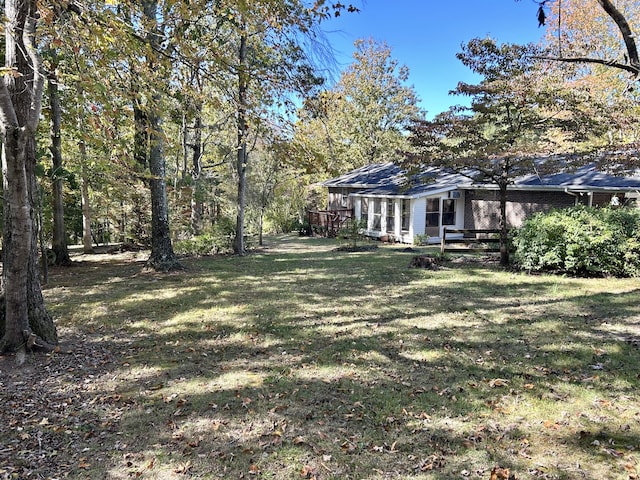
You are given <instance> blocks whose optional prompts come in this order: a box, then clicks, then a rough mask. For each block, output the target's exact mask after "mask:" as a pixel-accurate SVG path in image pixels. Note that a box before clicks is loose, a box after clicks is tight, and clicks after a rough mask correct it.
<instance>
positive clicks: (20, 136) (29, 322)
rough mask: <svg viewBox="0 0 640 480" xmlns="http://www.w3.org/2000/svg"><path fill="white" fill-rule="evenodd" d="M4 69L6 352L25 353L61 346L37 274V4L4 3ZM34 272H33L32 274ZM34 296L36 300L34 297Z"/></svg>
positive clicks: (40, 77) (0, 113)
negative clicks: (56, 345) (35, 189)
mask: <svg viewBox="0 0 640 480" xmlns="http://www.w3.org/2000/svg"><path fill="white" fill-rule="evenodd" d="M4 5H5V22H4V29H5V67H4V69H3V74H4V76H3V78H2V81H1V82H0V126H1V127H2V172H3V183H4V196H3V199H4V212H5V224H4V235H3V251H4V255H3V260H4V265H3V267H4V268H3V281H4V295H5V325H4V336H3V338H2V345H1V348H0V350H2V351H17V352H20V353H24V352H26V351H27V350H29V349H30V348H32V347H34V346H36V345H38V346H42V347H44V348H50V347H51V346H52V345H54V344H55V343H57V333H56V329H55V326H54V325H53V320H52V319H51V317H50V316H49V315H48V314H46V309H45V307H44V300H43V298H42V294H41V291H40V284H39V280H38V275H37V260H36V259H37V254H36V248H35V245H36V241H35V238H36V236H37V232H36V230H35V222H34V220H33V215H34V213H33V212H34V208H33V207H34V204H33V203H32V201H33V198H34V194H35V192H34V188H35V164H36V158H35V153H36V149H35V135H36V129H37V126H38V121H39V117H40V112H41V108H42V95H43V90H44V84H45V76H44V73H43V71H42V62H41V59H40V56H39V54H38V48H37V42H36V24H37V19H38V18H39V13H38V10H37V5H36V1H35V0H5V2H4ZM34 273H35V274H34ZM32 295H33V296H34V297H35V298H31V297H32Z"/></svg>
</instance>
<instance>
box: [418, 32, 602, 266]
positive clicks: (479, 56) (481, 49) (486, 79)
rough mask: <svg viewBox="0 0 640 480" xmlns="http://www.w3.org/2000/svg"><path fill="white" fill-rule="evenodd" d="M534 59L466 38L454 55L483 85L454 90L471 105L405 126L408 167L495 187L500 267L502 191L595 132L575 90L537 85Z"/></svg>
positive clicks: (526, 49)
mask: <svg viewBox="0 0 640 480" xmlns="http://www.w3.org/2000/svg"><path fill="white" fill-rule="evenodd" d="M535 53H536V48H535V47H534V46H531V45H528V46H522V45H511V44H506V45H497V44H496V43H495V42H494V41H493V40H492V39H488V38H486V39H474V40H471V41H470V42H469V43H468V44H467V45H466V46H464V47H463V50H462V52H461V53H459V54H458V55H457V57H458V58H459V59H460V60H461V61H462V62H463V63H464V65H466V66H467V67H469V68H471V70H473V71H474V72H475V73H477V74H479V75H481V76H482V80H481V82H480V83H479V84H477V85H470V84H466V83H459V84H458V86H457V88H456V89H455V90H454V92H453V93H455V94H458V95H467V96H469V97H471V99H472V100H471V106H470V107H460V106H458V107H452V108H451V109H450V110H449V111H447V112H444V113H442V114H440V115H438V116H436V118H435V119H434V120H433V121H421V122H418V123H416V124H415V125H414V126H413V127H412V142H413V144H414V146H415V147H416V148H417V149H418V154H417V155H414V156H411V155H410V156H409V157H408V162H407V166H408V167H409V169H418V170H419V169H421V168H422V167H423V166H424V164H425V163H427V164H429V165H434V166H438V167H441V168H443V169H445V170H448V171H452V172H456V173H459V174H462V175H465V176H468V177H469V178H471V179H472V180H474V181H478V182H483V183H487V182H490V183H493V184H495V185H496V186H497V187H498V190H499V198H500V261H501V264H503V265H507V264H508V263H509V248H508V225H507V215H506V204H507V195H508V186H509V185H510V184H511V183H512V182H513V180H514V179H515V178H516V177H518V176H520V175H522V174H524V173H529V172H531V171H532V169H533V168H534V164H533V161H534V159H535V158H536V157H537V156H538V155H539V154H540V153H545V152H546V153H548V152H554V151H555V150H556V149H557V148H558V145H559V144H562V143H564V142H565V141H567V140H570V141H575V140H577V139H584V138H585V137H587V136H588V135H589V134H590V133H591V132H592V131H593V129H594V128H595V127H596V126H597V125H594V124H590V123H588V122H587V119H588V118H589V115H586V116H585V115H584V112H583V110H582V109H581V106H582V104H583V103H584V102H582V101H581V100H582V99H581V98H580V97H579V96H578V95H576V94H575V92H567V91H564V90H562V89H556V88H554V87H552V86H551V85H549V84H547V83H545V82H541V81H540V79H541V78H545V75H544V73H543V72H541V71H540V70H539V67H538V66H536V65H535V64H534V63H533V62H532V60H531V58H532V56H534V55H535ZM547 166H549V165H547Z"/></svg>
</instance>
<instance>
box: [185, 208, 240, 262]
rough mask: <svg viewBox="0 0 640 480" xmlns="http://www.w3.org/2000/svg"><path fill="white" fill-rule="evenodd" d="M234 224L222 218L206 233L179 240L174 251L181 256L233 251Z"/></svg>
mask: <svg viewBox="0 0 640 480" xmlns="http://www.w3.org/2000/svg"><path fill="white" fill-rule="evenodd" d="M235 232H236V227H235V222H234V221H233V220H231V219H229V218H226V217H222V218H220V219H218V221H216V223H215V224H213V226H211V227H210V228H209V229H208V230H207V231H206V232H204V233H202V234H201V235H197V236H195V237H193V238H190V239H188V240H179V241H177V242H175V244H174V250H175V251H176V253H178V254H181V255H216V254H221V253H230V252H232V251H233V238H234V236H235Z"/></svg>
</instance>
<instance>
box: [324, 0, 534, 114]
mask: <svg viewBox="0 0 640 480" xmlns="http://www.w3.org/2000/svg"><path fill="white" fill-rule="evenodd" d="M361 2H362V3H359V2H358V0H352V2H351V3H354V4H355V5H358V6H360V8H361V11H360V12H359V13H345V14H343V15H341V16H340V17H338V18H336V19H332V20H330V21H328V22H326V23H324V24H323V30H324V31H325V33H326V35H327V39H328V41H329V42H330V43H331V45H332V46H333V48H334V49H335V55H336V60H337V62H338V65H339V67H341V68H344V67H345V66H347V65H348V64H350V63H351V61H352V58H351V55H352V53H353V42H354V40H356V39H358V38H370V37H371V38H374V39H375V40H377V41H380V42H382V41H385V42H386V43H387V44H388V45H389V46H390V47H391V48H392V56H393V58H395V59H396V60H398V62H399V63H400V64H401V65H406V66H407V67H409V70H410V76H409V81H408V83H409V84H411V85H413V86H414V87H415V90H416V92H417V93H418V96H419V97H420V99H421V103H420V105H421V107H422V108H424V109H426V110H427V113H428V116H429V117H432V116H433V115H435V114H437V113H439V112H441V111H444V110H447V109H448V107H449V106H450V105H457V104H464V103H465V99H463V98H461V97H455V96H450V95H448V92H449V91H450V90H452V89H454V88H455V86H456V85H457V83H458V82H459V81H466V82H474V81H476V80H477V78H475V77H474V76H473V74H472V73H471V72H470V71H469V70H468V69H467V68H466V67H464V66H463V65H462V63H460V61H459V60H457V59H456V57H455V54H456V53H457V52H459V51H460V46H461V45H462V44H463V43H466V42H467V41H469V40H471V39H472V38H475V37H482V38H484V37H487V36H490V37H491V38H494V39H495V40H496V41H498V43H528V42H536V41H537V40H538V39H539V38H540V36H541V35H543V33H544V28H538V22H537V20H536V12H537V10H538V5H537V4H536V3H535V2H534V1H533V0H520V1H516V0H361ZM343 3H349V2H343Z"/></svg>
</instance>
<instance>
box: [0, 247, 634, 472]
mask: <svg viewBox="0 0 640 480" xmlns="http://www.w3.org/2000/svg"><path fill="white" fill-rule="evenodd" d="M336 246H337V245H336V243H335V242H334V241H331V240H324V239H307V238H297V237H279V238H273V239H269V241H268V245H267V246H266V248H265V249H264V250H263V251H260V252H258V253H254V254H252V255H249V256H247V257H243V258H238V257H220V258H201V259H185V260H184V265H185V266H186V270H185V271H184V272H180V273H176V274H170V275H158V274H153V273H143V272H142V271H141V267H142V264H143V260H144V259H145V256H144V255H136V254H133V253H128V254H119V255H107V254H105V255H100V256H91V257H76V260H79V262H78V263H77V264H76V265H75V266H74V267H71V268H70V269H55V270H54V271H53V272H51V280H50V283H49V285H48V286H47V287H46V289H45V295H46V299H47V302H48V305H49V307H50V309H51V311H52V313H53V314H54V315H55V317H56V319H57V322H58V325H59V329H60V334H61V337H62V340H63V346H62V350H61V351H60V352H59V353H55V354H52V355H47V356H33V357H31V358H30V359H29V360H28V361H27V365H26V367H25V368H24V369H23V370H22V371H20V372H16V371H14V370H12V369H11V368H10V365H11V359H9V358H2V357H0V391H2V392H3V396H2V400H1V401H0V414H1V417H0V420H1V421H2V424H3V427H2V434H1V436H0V478H73V479H102V478H105V479H130V478H142V479H176V478H205V479H218V478H222V479H277V480H283V479H305V478H307V479H314V478H315V479H316V480H320V479H327V480H328V479H354V480H355V479H358V480H360V479H362V480H365V479H366V480H374V479H463V478H470V479H486V480H489V477H490V472H491V469H492V468H493V467H494V466H496V465H500V466H502V467H505V468H509V469H510V471H511V473H512V474H513V475H514V477H515V478H516V479H519V480H522V479H590V480H602V479H625V480H628V479H629V480H630V479H636V478H638V473H637V472H640V464H639V462H640V399H639V396H638V386H639V383H640V377H639V374H640V348H639V347H640V283H639V281H638V280H637V279H635V280H634V279H579V278H568V277H562V276H551V275H536V276H529V275H524V274H520V273H514V272H509V271H503V270H501V269H500V268H498V267H497V266H495V265H494V264H493V263H487V262H470V261H463V262H461V261H452V262H448V263H446V264H445V265H444V266H443V268H441V269H439V270H436V271H432V270H426V269H411V268H408V265H409V262H410V260H411V257H412V256H413V255H415V253H411V252H407V251H405V247H404V246H393V245H380V248H378V249H377V250H375V251H369V252H362V253H347V252H338V251H335V248H336ZM421 251H422V252H424V251H426V250H425V249H421ZM3 475H4V476H3Z"/></svg>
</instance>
